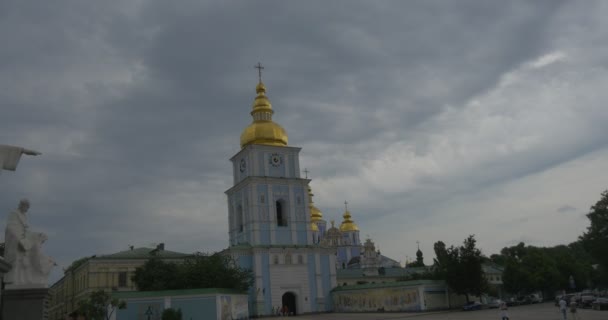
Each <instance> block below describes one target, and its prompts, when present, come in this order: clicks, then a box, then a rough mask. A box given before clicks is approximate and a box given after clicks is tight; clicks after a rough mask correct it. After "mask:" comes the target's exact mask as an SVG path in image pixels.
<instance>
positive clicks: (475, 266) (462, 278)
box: [434, 235, 488, 302]
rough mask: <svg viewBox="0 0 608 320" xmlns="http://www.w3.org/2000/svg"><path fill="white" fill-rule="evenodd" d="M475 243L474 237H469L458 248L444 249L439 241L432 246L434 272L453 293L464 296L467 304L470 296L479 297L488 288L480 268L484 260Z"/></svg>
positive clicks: (443, 245)
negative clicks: (434, 255)
mask: <svg viewBox="0 0 608 320" xmlns="http://www.w3.org/2000/svg"><path fill="white" fill-rule="evenodd" d="M475 243H476V240H475V236H473V235H470V236H469V237H468V238H467V239H465V240H464V243H463V245H462V246H460V247H454V246H451V247H449V248H447V249H446V248H445V244H444V243H443V242H441V241H439V242H437V243H435V246H434V248H435V254H436V255H437V259H435V265H436V272H437V273H438V274H439V275H443V276H444V279H445V280H446V282H447V284H448V286H449V287H450V288H451V289H452V290H453V291H455V292H456V293H458V294H464V295H465V296H466V299H467V302H468V301H469V295H470V294H473V295H476V296H480V295H481V294H482V293H483V292H484V291H485V290H487V287H488V282H487V280H486V278H485V276H484V272H483V268H482V262H483V259H484V258H483V256H482V255H481V251H480V250H479V249H477V248H476V247H475Z"/></svg>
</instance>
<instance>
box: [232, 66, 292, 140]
mask: <svg viewBox="0 0 608 320" xmlns="http://www.w3.org/2000/svg"><path fill="white" fill-rule="evenodd" d="M255 67H256V68H257V69H258V77H259V82H258V85H257V86H256V87H255V91H256V93H257V96H256V97H255V100H254V101H253V110H252V111H251V116H252V117H253V123H251V124H250V125H249V126H248V127H247V128H245V130H243V133H242V134H241V148H244V147H245V146H247V145H250V144H264V145H271V146H287V132H285V129H283V128H282V127H281V126H280V125H279V124H277V123H275V122H274V121H272V114H273V113H274V111H273V110H272V105H271V104H270V100H268V97H266V86H264V83H263V82H262V69H264V67H262V64H260V63H258V64H257V65H256V66H255Z"/></svg>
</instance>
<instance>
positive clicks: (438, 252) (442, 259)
mask: <svg viewBox="0 0 608 320" xmlns="http://www.w3.org/2000/svg"><path fill="white" fill-rule="evenodd" d="M433 249H434V251H435V257H436V258H435V259H433V270H434V273H435V276H436V278H438V279H445V275H446V269H447V267H448V264H449V263H450V260H449V257H448V250H447V248H446V246H445V243H443V241H437V242H435V244H434V245H433Z"/></svg>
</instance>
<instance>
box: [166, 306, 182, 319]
mask: <svg viewBox="0 0 608 320" xmlns="http://www.w3.org/2000/svg"><path fill="white" fill-rule="evenodd" d="M161 319H162V320H182V310H181V309H173V308H167V309H165V310H163V314H162V315H161Z"/></svg>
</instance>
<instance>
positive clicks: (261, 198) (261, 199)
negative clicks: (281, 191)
mask: <svg viewBox="0 0 608 320" xmlns="http://www.w3.org/2000/svg"><path fill="white" fill-rule="evenodd" d="M264 200H266V199H265V198H264V195H261V196H260V203H264Z"/></svg>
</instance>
